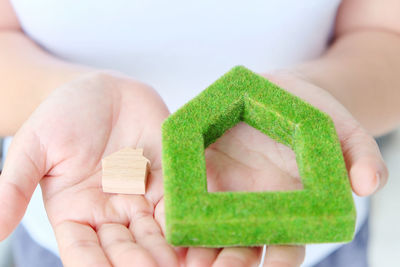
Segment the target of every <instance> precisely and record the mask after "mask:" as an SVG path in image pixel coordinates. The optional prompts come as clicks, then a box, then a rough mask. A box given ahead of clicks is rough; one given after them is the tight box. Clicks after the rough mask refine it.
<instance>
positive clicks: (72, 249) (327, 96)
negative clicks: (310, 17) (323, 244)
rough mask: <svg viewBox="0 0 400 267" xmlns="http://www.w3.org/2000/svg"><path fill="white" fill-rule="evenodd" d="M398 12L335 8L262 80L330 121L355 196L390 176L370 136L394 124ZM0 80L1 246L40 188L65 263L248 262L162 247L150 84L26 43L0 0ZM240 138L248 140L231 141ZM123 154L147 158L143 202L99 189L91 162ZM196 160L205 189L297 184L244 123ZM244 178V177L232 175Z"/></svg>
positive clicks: (367, 1) (161, 108)
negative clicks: (324, 39)
mask: <svg viewBox="0 0 400 267" xmlns="http://www.w3.org/2000/svg"><path fill="white" fill-rule="evenodd" d="M398 8H399V2H398V1H395V0H384V1H374V0H346V1H344V2H343V4H342V5H341V7H340V9H339V12H338V17H337V21H336V28H335V40H334V42H333V43H332V45H331V46H330V48H329V49H328V51H327V52H326V53H325V54H324V55H322V56H321V57H320V58H318V59H316V60H314V61H311V62H306V63H304V64H302V65H299V66H294V67H293V68H291V69H286V70H281V71H279V72H276V73H269V74H265V76H266V77H267V78H269V79H270V80H272V81H273V82H275V83H277V84H278V85H280V86H282V87H283V88H285V89H286V90H288V91H290V92H292V93H294V94H296V95H298V96H300V97H301V98H303V99H304V100H306V101H308V102H309V103H311V104H313V105H314V106H316V107H318V108H320V109H322V110H324V111H325V112H327V113H328V114H329V115H330V116H331V117H332V118H333V120H334V122H335V126H336V128H337V131H338V134H339V138H340V141H341V144H342V149H343V154H344V158H345V161H346V165H347V168H348V171H349V176H350V182H351V185H352V187H353V190H354V192H356V193H357V194H358V195H361V196H366V195H370V194H372V193H373V192H375V191H376V190H377V189H378V188H380V187H382V186H383V185H384V184H385V183H386V180H387V177H388V173H387V169H386V167H385V164H384V162H383V161H382V158H381V155H380V152H379V149H378V147H377V145H376V143H375V141H374V139H373V137H372V135H380V134H384V133H386V132H388V131H390V130H392V129H393V128H394V127H396V126H397V125H398V124H399V119H400V116H399V115H400V106H399V105H398V104H397V103H398V99H400V91H398V90H395V89H394V88H397V87H399V86H400V77H399V76H398V75H396V71H395V70H398V69H400V56H399V55H400V37H399V33H400V20H399V19H398V14H397V12H396V10H398ZM3 15H4V16H3ZM0 76H1V77H5V78H4V79H2V80H1V81H0V90H1V95H2V97H3V99H7V101H5V102H4V104H2V105H0V109H1V110H0V133H1V134H3V135H13V134H15V138H14V141H13V143H12V146H11V148H10V151H9V154H8V157H7V160H6V164H5V166H4V170H3V173H2V175H1V178H0V239H4V238H5V237H6V236H8V235H9V233H10V232H11V231H12V230H13V229H14V228H15V227H16V225H17V224H18V223H19V221H20V220H21V218H22V216H23V214H24V211H25V209H26V206H27V204H28V203H29V200H30V197H31V195H32V193H33V191H34V189H35V187H36V186H37V185H38V184H39V183H40V185H41V187H42V191H43V199H44V203H45V207H46V211H47V213H48V216H49V219H50V221H51V224H52V226H53V228H54V231H55V233H56V237H57V242H58V244H59V248H60V254H61V258H62V260H63V263H64V265H65V266H74V267H75V266H110V265H113V266H128V265H129V266H158V265H160V266H179V265H181V266H182V265H186V266H252V265H254V266H256V265H257V264H258V261H259V258H260V249H259V248H225V249H222V250H217V249H207V248H189V249H186V248H173V247H171V246H169V245H168V244H167V243H166V241H165V239H164V237H163V227H164V208H163V189H162V175H161V163H160V151H161V137H160V125H161V123H162V121H163V120H164V119H165V118H166V117H167V116H168V114H169V112H168V110H167V109H166V107H165V105H164V103H163V101H162V99H160V97H159V96H158V95H157V94H156V93H155V92H154V91H153V89H151V88H150V87H149V86H147V85H144V84H142V83H140V82H137V81H134V80H132V79H130V78H129V77H124V76H121V75H119V74H116V73H108V72H104V71H101V70H94V69H91V68H88V67H85V66H80V65H76V64H73V63H68V62H64V61H61V60H59V59H57V58H55V57H53V56H51V55H49V54H47V53H46V52H44V51H43V50H41V49H40V48H39V47H38V46H37V45H36V44H34V43H33V42H32V41H31V40H29V38H28V37H26V36H25V35H24V33H23V32H22V31H21V27H20V25H19V22H18V20H17V18H16V16H15V13H14V12H13V10H12V8H11V6H10V4H9V2H8V1H6V0H0ZM21 77H24V79H21ZM378 86H379V87H378ZM9 88H13V90H10V89H9ZM377 88H379V93H376V92H377ZM51 92H52V93H51ZM40 103H41V104H40ZM38 106H39V107H38ZM37 107H38V108H37ZM33 110H35V111H34V112H33ZM32 112H33V114H32ZM3 114H14V116H9V115H7V116H5V115H3ZM28 118H29V119H28ZM143 118H146V120H143ZM382 118H385V119H384V120H383V119H382ZM249 135H251V136H252V142H247V143H243V142H241V141H240V140H243V136H249ZM232 144H234V145H232ZM126 146H132V147H136V146H137V147H144V151H145V156H146V157H148V158H149V159H150V160H151V162H152V170H151V176H150V177H149V182H148V190H147V192H146V194H145V195H144V196H125V195H109V194H103V193H102V192H101V186H100V181H101V174H100V170H101V165H100V160H101V158H102V157H103V156H105V155H108V154H110V153H112V152H114V151H116V150H118V149H120V148H123V147H126ZM265 151H267V152H268V153H266V152H265ZM260 156H261V157H260ZM255 159H257V160H255ZM206 161H207V163H208V164H207V167H208V184H209V190H210V191H223V190H243V189H245V190H252V191H254V190H260V189H262V190H279V189H281V190H285V189H286V190H287V189H293V188H301V183H300V179H299V177H298V173H297V170H296V164H295V159H294V155H293V152H292V151H290V150H289V149H287V148H286V147H284V146H282V145H280V144H277V143H275V142H273V141H272V140H271V139H269V138H268V137H266V136H264V135H261V134H260V133H259V132H257V131H256V130H254V129H252V128H250V127H248V126H246V125H245V124H239V125H238V126H236V127H235V128H233V129H231V130H230V131H229V132H227V133H226V134H225V135H224V136H223V137H222V138H221V139H219V140H218V141H217V142H216V143H215V144H213V145H212V146H211V147H210V148H208V149H207V151H206ZM266 166H268V167H266ZM244 175H245V176H246V177H249V179H244V180H243V179H242V180H240V178H241V177H243V176H244ZM258 177H279V179H272V178H271V179H258ZM303 258H304V248H303V247H300V246H271V247H268V249H267V255H266V260H265V262H264V266H299V265H300V264H301V262H302V261H303Z"/></svg>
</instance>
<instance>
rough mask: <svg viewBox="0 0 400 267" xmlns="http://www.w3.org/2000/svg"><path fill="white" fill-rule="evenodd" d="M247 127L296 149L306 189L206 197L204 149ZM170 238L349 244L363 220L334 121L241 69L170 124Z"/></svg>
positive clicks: (166, 154)
mask: <svg viewBox="0 0 400 267" xmlns="http://www.w3.org/2000/svg"><path fill="white" fill-rule="evenodd" d="M240 121H244V122H246V123H247V124H249V125H250V126H252V127H254V128H256V129H258V130H259V131H261V132H263V133H265V134H266V135H268V136H270V137H271V138H273V139H274V140H276V141H277V142H280V143H282V144H284V145H286V146H288V147H290V148H292V149H293V151H294V152H295V154H296V161H297V165H298V169H299V173H300V176H301V178H302V183H303V187H304V189H303V190H296V191H279V192H215V193H209V192H208V191H207V177H206V163H205V157H204V150H205V148H207V146H209V145H210V144H212V143H213V142H215V141H216V139H217V138H219V137H220V136H222V135H223V134H224V133H225V132H226V131H227V130H228V129H230V128H232V127H233V126H235V125H236V124H237V123H239V122H240ZM162 130H163V136H162V138H163V140H162V142H163V152H162V164H163V172H164V188H165V213H166V238H167V240H168V242H170V243H171V244H173V245H176V246H207V247H224V246H257V245H262V244H306V243H323V242H346V241H350V240H351V239H352V238H353V235H354V229H355V219H356V213H355V208H354V202H353V198H352V193H351V187H350V183H349V180H348V176H347V171H346V166H345V163H344V160H343V155H342V150H341V147H340V143H339V140H338V137H337V134H336V131H335V128H334V124H333V122H332V120H331V118H330V117H329V116H328V115H326V114H325V113H323V112H321V111H320V110H318V109H316V108H314V107H313V106H311V105H310V104H308V103H306V102H304V101H303V100H301V99H300V98H298V97H296V96H294V95H292V94H290V93H288V92H286V91H285V90H283V89H281V88H279V87H278V86H276V85H274V84H272V83H271V82H269V81H268V80H266V79H265V78H263V77H261V76H259V75H257V74H255V73H253V72H251V71H250V70H248V69H246V68H244V67H241V66H239V67H235V68H233V69H232V70H230V71H229V72H228V73H226V74H225V75H224V76H222V77H221V78H220V79H219V80H217V81H216V82H215V83H214V84H212V85H211V86H209V87H208V88H207V89H206V90H205V91H203V92H202V93H201V94H200V95H198V96H197V97H196V98H194V99H193V100H191V101H190V102H188V103H187V104H186V105H184V106H183V107H182V108H181V109H179V110H178V111H177V112H175V113H174V114H172V115H171V116H170V117H169V118H168V119H167V120H166V121H165V122H164V124H163V129H162Z"/></svg>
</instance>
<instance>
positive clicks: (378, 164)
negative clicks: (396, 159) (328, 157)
mask: <svg viewBox="0 0 400 267" xmlns="http://www.w3.org/2000/svg"><path fill="white" fill-rule="evenodd" d="M342 149H343V155H344V158H345V161H346V165H347V168H348V171H349V174H350V182H351V186H352V188H353V191H354V192H355V193H356V194H357V195H359V196H367V195H370V194H372V193H374V192H376V191H377V190H379V189H380V188H382V187H383V186H384V185H385V184H386V182H387V179H388V176H389V173H388V170H387V167H386V165H385V163H384V161H383V159H382V155H381V153H380V151H379V147H378V145H377V143H376V141H375V139H374V138H373V137H372V136H371V135H369V134H368V133H366V132H365V130H363V129H362V128H360V127H358V128H357V129H356V130H354V131H353V132H352V133H351V134H350V135H349V137H348V138H346V139H344V140H342Z"/></svg>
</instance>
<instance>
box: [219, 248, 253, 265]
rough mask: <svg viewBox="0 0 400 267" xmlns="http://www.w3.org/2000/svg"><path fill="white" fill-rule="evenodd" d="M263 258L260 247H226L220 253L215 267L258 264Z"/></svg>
mask: <svg viewBox="0 0 400 267" xmlns="http://www.w3.org/2000/svg"><path fill="white" fill-rule="evenodd" d="M260 258H261V249H260V248H224V249H222V250H221V252H220V253H219V255H218V257H217V259H216V260H215V262H214V264H213V265H212V266H213V267H228V266H229V267H248V266H258V264H259V263H260Z"/></svg>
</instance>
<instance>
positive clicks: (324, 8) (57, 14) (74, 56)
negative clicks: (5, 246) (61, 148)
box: [12, 0, 367, 266]
mask: <svg viewBox="0 0 400 267" xmlns="http://www.w3.org/2000/svg"><path fill="white" fill-rule="evenodd" d="M339 3H340V1H339V0H309V1H296V0H259V1H254V0H249V1H235V0H219V1H215V0H203V1H178V0H170V1H154V0H146V1H143V0H142V1H138V0H131V1H123V0H113V1H110V0H109V1H105V0H96V1H95V0H85V1H79V2H78V1H70V0H57V1H48V0H35V1H29V0H12V4H13V6H14V8H15V10H16V13H17V15H18V18H19V20H20V22H21V24H22V27H23V30H24V31H25V32H26V33H27V34H28V35H29V36H30V37H31V38H32V39H33V40H35V41H36V42H37V43H38V44H40V45H41V46H42V47H43V48H44V49H46V50H47V51H49V52H50V53H52V54H54V55H56V56H58V57H60V58H63V59H65V60H68V61H71V62H79V63H83V64H87V65H90V66H95V67H97V68H106V69H114V70H119V71H122V72H124V73H126V74H128V75H130V76H132V77H134V78H136V79H138V80H140V81H143V82H145V83H147V84H150V85H152V86H153V87H154V88H155V89H156V90H158V92H159V93H160V95H161V96H162V97H163V99H164V101H165V102H166V104H167V105H168V107H169V108H170V110H171V111H172V112H173V111H175V110H176V109H177V108H178V107H179V106H181V105H183V104H184V103H186V102H187V101H188V100H190V99H191V98H193V97H194V96H196V95H197V94H198V93H199V92H200V91H201V90H203V89H204V88H206V87H207V86H208V85H210V84H211V83H212V82H214V81H215V80H216V79H217V78H218V77H219V76H220V75H222V74H223V73H225V72H226V71H227V70H229V69H230V68H231V67H233V66H235V65H245V66H246V67H248V68H250V69H252V70H253V71H256V72H266V71H268V70H272V69H277V68H283V67H285V66H289V65H293V64H296V63H299V62H302V61H305V60H308V59H312V58H315V57H318V56H319V55H321V53H323V51H324V50H325V49H326V45H327V43H328V41H329V39H330V37H331V33H332V29H333V25H334V20H335V15H336V10H337V7H338V5H339ZM356 205H357V210H358V221H359V222H362V221H364V220H365V218H366V214H367V204H366V200H365V199H359V198H356ZM23 224H24V226H25V227H26V228H27V230H28V232H29V233H30V234H31V236H32V238H33V239H34V240H36V241H37V242H38V243H40V244H41V245H42V246H44V247H46V248H48V249H49V250H51V251H53V252H54V253H56V254H57V253H58V252H57V245H56V242H55V239H54V235H53V232H52V230H51V227H50V224H49V222H48V220H47V217H46V215H45V210H44V207H43V203H42V199H41V194H40V189H38V190H37V191H36V192H35V194H34V196H33V198H32V201H31V203H30V205H29V208H28V210H27V212H26V215H25V217H24V218H23ZM338 246H339V245H337V244H325V245H311V246H308V247H307V253H306V254H307V255H306V260H305V263H304V266H310V265H312V264H314V263H316V262H317V261H319V260H320V259H321V258H323V257H325V256H326V255H327V254H329V253H331V252H332V251H333V250H334V249H335V248H337V247H338Z"/></svg>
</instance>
